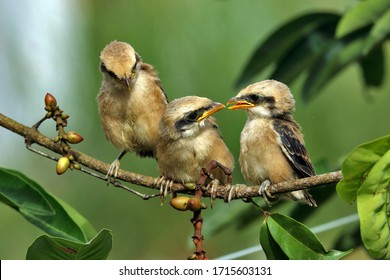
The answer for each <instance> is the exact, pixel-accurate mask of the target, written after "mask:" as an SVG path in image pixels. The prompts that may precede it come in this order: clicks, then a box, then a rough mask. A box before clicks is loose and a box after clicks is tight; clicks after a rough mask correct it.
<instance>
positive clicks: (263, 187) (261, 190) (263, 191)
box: [259, 179, 275, 206]
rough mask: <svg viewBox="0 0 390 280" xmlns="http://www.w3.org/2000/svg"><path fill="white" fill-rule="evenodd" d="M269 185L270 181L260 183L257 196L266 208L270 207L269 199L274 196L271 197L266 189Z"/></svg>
mask: <svg viewBox="0 0 390 280" xmlns="http://www.w3.org/2000/svg"><path fill="white" fill-rule="evenodd" d="M270 185H271V181H270V180H268V179H267V180H265V181H263V182H262V183H261V185H260V187H259V194H260V195H261V196H262V197H263V199H264V201H265V203H266V204H267V205H268V206H271V205H272V203H271V202H270V199H272V198H275V196H274V195H272V194H271V193H270V192H269V191H268V190H267V189H268V187H269V186H270Z"/></svg>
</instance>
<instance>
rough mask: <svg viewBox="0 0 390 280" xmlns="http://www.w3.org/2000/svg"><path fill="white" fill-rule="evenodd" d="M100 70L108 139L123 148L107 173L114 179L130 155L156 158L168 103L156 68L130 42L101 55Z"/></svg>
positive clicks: (100, 101)
mask: <svg viewBox="0 0 390 280" xmlns="http://www.w3.org/2000/svg"><path fill="white" fill-rule="evenodd" d="M100 70H101V72H102V74H103V81H102V85H101V87H100V90H99V93H98V96H97V102H98V107H99V114H100V119H101V123H102V126H103V129H104V132H105V134H106V137H107V139H108V140H109V141H110V142H111V143H112V144H114V146H116V147H117V148H120V149H122V152H121V153H120V155H119V156H118V158H117V159H115V161H114V162H113V163H112V164H111V166H110V169H109V171H108V173H107V178H108V179H110V178H111V177H112V176H113V177H116V176H117V174H118V170H119V167H120V159H121V158H122V157H123V156H124V155H125V154H126V152H136V153H137V155H139V156H141V157H148V156H149V157H155V152H156V145H157V142H158V140H159V134H158V125H159V121H160V119H161V115H162V114H163V112H164V110H165V107H166V105H167V103H168V101H167V97H166V95H165V93H164V91H163V89H162V87H161V82H160V79H159V78H158V76H157V74H156V72H155V71H154V69H153V66H151V65H150V64H146V63H143V62H142V59H141V56H140V55H139V54H138V53H136V52H135V50H134V49H133V47H132V46H131V45H129V44H127V43H124V42H118V41H113V42H111V43H109V44H108V45H107V46H106V47H105V48H104V49H103V51H102V52H101V54H100Z"/></svg>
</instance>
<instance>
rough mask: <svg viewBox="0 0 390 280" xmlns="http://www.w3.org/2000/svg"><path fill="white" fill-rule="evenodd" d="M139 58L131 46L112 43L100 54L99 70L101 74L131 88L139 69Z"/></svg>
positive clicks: (116, 42) (122, 43)
mask: <svg viewBox="0 0 390 280" xmlns="http://www.w3.org/2000/svg"><path fill="white" fill-rule="evenodd" d="M141 62H142V61H141V57H140V56H139V55H138V54H137V53H136V52H135V50H134V49H133V47H132V46H130V45H129V44H127V43H124V42H118V41H113V42H111V43H109V44H108V45H107V46H106V47H105V48H104V49H103V50H102V52H101V53H100V70H101V71H102V73H103V74H106V75H107V76H109V77H111V78H112V79H114V80H117V81H119V82H121V83H123V84H125V85H127V87H131V85H132V84H133V83H134V80H135V79H136V77H137V75H138V72H139V70H140V69H141Z"/></svg>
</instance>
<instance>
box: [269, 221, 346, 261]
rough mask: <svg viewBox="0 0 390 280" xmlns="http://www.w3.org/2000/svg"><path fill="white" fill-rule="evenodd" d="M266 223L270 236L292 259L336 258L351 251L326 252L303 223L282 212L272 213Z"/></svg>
mask: <svg viewBox="0 0 390 280" xmlns="http://www.w3.org/2000/svg"><path fill="white" fill-rule="evenodd" d="M266 223H267V226H268V229H269V232H270V234H271V236H272V238H273V239H274V240H275V241H276V242H277V244H278V245H279V246H280V248H281V249H282V250H283V252H284V253H285V254H286V255H287V256H288V257H289V258H290V259H293V260H302V259H313V260H336V259H340V258H342V257H344V256H346V255H347V254H349V253H350V252H351V251H352V250H350V251H347V252H341V251H336V250H332V251H329V252H327V251H326V250H325V249H324V247H323V245H322V244H321V242H320V241H319V240H318V238H317V237H316V236H315V235H314V234H313V233H312V232H311V231H310V230H309V229H308V228H307V227H306V226H305V225H303V224H302V223H300V222H298V221H296V220H294V219H292V218H290V217H287V216H285V215H282V214H272V215H271V216H269V217H268V219H267V221H266Z"/></svg>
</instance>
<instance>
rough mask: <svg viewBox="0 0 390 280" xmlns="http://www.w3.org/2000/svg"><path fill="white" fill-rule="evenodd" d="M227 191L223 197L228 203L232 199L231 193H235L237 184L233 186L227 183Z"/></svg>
mask: <svg viewBox="0 0 390 280" xmlns="http://www.w3.org/2000/svg"><path fill="white" fill-rule="evenodd" d="M227 187H228V190H229V192H228V193H227V196H226V197H225V198H224V199H225V202H227V203H229V204H230V201H232V197H233V193H234V194H236V193H237V189H238V186H233V185H231V184H229V183H228V185H227Z"/></svg>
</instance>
